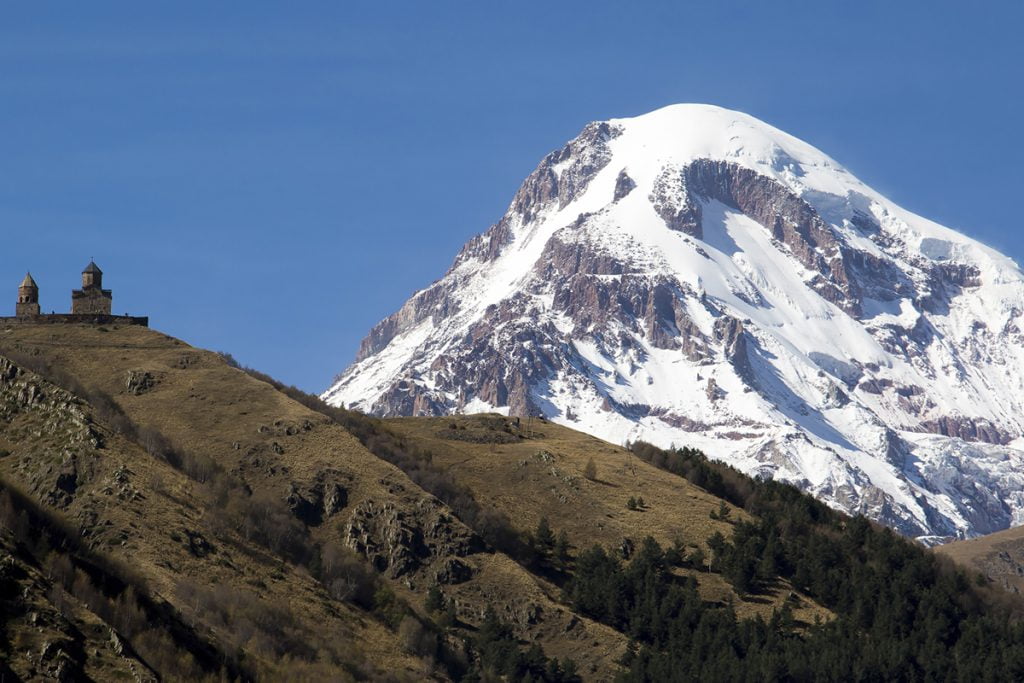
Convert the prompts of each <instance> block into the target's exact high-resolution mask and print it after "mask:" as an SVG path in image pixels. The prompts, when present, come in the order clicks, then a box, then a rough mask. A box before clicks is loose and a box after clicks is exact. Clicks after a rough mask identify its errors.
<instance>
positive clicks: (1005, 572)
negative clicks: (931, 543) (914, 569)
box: [935, 527, 1024, 595]
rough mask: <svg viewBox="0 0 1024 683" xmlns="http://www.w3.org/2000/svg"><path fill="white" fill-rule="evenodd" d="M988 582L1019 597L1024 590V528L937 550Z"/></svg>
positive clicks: (953, 544) (1006, 530)
mask: <svg viewBox="0 0 1024 683" xmlns="http://www.w3.org/2000/svg"><path fill="white" fill-rule="evenodd" d="M935 552H937V553H939V554H940V555H943V556H944V557H948V558H950V559H951V560H953V561H955V562H957V563H958V564H960V565H962V566H963V567H965V568H967V569H969V570H971V571H974V572H979V573H980V574H981V575H982V576H984V577H985V578H986V580H988V581H991V582H992V583H993V584H995V585H997V586H999V587H1001V588H1003V589H1004V590H1007V591H1009V592H1012V593H1014V594H1017V595H1019V594H1020V593H1021V591H1024V527H1014V528H1012V529H1005V530H1003V531H998V532H996V533H994V534H988V535H987V536H982V537H980V538H974V539H971V540H968V541H957V542H955V543H949V544H946V545H943V546H939V547H938V548H936V549H935Z"/></svg>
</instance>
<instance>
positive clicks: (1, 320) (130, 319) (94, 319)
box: [0, 313, 149, 327]
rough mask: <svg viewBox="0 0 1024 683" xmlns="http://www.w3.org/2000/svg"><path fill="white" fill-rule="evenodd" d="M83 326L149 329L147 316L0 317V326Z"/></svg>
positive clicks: (64, 315) (54, 314)
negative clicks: (136, 326)
mask: <svg viewBox="0 0 1024 683" xmlns="http://www.w3.org/2000/svg"><path fill="white" fill-rule="evenodd" d="M74 323H78V324H84V325H142V326H143V327H149V317H148V316H133V315H102V314H98V313H84V314H78V313H50V314H47V315H39V316H33V317H26V318H18V317H11V316H6V317H0V325H12V324H15V325H18V324H21V325H42V324H74Z"/></svg>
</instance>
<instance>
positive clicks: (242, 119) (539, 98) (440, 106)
mask: <svg viewBox="0 0 1024 683" xmlns="http://www.w3.org/2000/svg"><path fill="white" fill-rule="evenodd" d="M1022 25H1024V3H1017V2H1004V3H984V2H981V3H962V2H956V3H953V2H949V3H943V2H901V3H893V2H886V3H882V2H857V3H839V2H806V3H805V2H778V3H759V2H753V1H749V2H728V1H726V2H715V3H709V2H699V3H698V2H695V3H688V2H673V3H668V2H665V3H654V2H649V3H644V2H637V3H624V2H607V3H605V2H568V1H560V2H517V3H507V2H493V3H479V2H477V3H470V2H436V3H424V2H408V3H398V2H374V3H354V2H353V3H349V2H302V3H287V4H285V3H271V2H258V1H255V0H250V1H249V2H245V3H226V2H225V3H210V2H173V3H171V2H161V3H157V2H146V3H139V2H95V3H92V2H90V3H83V2H47V3H5V4H4V5H3V6H2V7H0V225H2V226H3V239H4V243H3V249H2V251H0V278H2V281H3V282H7V283H8V285H7V286H8V294H9V295H10V297H9V298H10V308H11V311H13V302H14V296H15V290H16V287H17V284H18V282H19V281H20V280H21V277H22V276H23V274H24V271H25V270H26V269H27V268H30V269H31V270H32V272H33V274H34V275H35V276H36V279H37V281H38V282H39V284H40V286H41V288H42V305H43V307H44V309H46V310H50V309H53V310H57V311H62V310H66V309H67V308H68V306H69V305H70V302H69V301H70V296H69V290H70V289H71V288H72V287H73V286H75V285H76V283H77V281H78V278H79V275H78V273H79V271H80V270H81V269H82V267H83V266H84V265H85V264H86V263H87V262H88V260H89V257H91V256H94V257H95V258H96V260H97V262H98V263H99V264H100V265H101V266H102V267H103V269H104V270H105V272H106V280H107V283H108V286H111V287H113V288H114V307H115V309H116V310H117V311H118V312H125V311H127V312H130V313H135V314H149V315H150V316H151V318H152V322H153V325H154V326H155V327H157V328H159V329H161V330H163V331H165V332H167V333H169V334H172V335H175V336H179V337H182V338H183V339H185V340H186V341H188V342H190V343H193V344H196V345H200V346H204V347H207V348H213V349H219V350H226V351H230V352H232V353H233V354H234V355H235V356H236V357H238V358H239V360H241V361H242V362H244V363H246V364H249V365H252V366H255V367H257V368H259V369H261V370H264V371H266V372H269V373H271V374H273V375H275V376H277V377H279V378H281V379H283V380H285V381H288V382H291V383H295V384H298V385H299V386H302V387H303V388H306V389H309V390H321V389H323V388H325V387H326V386H327V385H328V384H329V382H330V379H331V377H332V376H333V375H334V374H335V373H336V372H339V371H341V370H342V369H343V368H344V367H345V366H346V365H347V363H348V362H349V361H350V360H351V358H352V357H353V355H354V353H355V350H356V348H357V346H358V343H359V340H360V339H361V338H362V337H363V335H364V334H365V333H366V332H367V331H368V330H369V328H370V327H371V326H372V325H373V324H374V323H376V322H377V321H378V320H380V319H381V318H383V317H384V316H386V315H387V314H389V313H391V312H392V311H393V310H394V309H396V308H397V307H398V306H400V305H401V303H402V302H403V301H404V300H405V299H406V298H407V297H408V296H409V295H410V294H411V293H412V292H413V291H415V290H417V289H419V288H421V287H423V286H425V285H427V284H429V283H430V282H432V281H433V280H434V279H436V278H437V277H439V276H440V275H441V274H442V273H443V271H444V270H445V269H446V268H447V266H448V265H449V263H450V262H451V259H452V258H453V257H454V255H455V253H456V251H457V250H458V248H459V247H460V246H461V245H462V243H463V242H465V240H466V239H467V238H469V237H470V236H472V235H474V234H476V233H479V232H481V231H483V230H484V229H486V228H487V226H488V225H490V224H491V223H493V222H494V221H495V220H497V219H498V218H499V217H500V216H501V214H502V213H503V212H504V209H505V207H506V205H507V204H508V202H509V200H510V198H511V197H512V194H513V193H514V192H515V190H516V188H517V186H518V184H519V182H520V181H521V180H522V179H523V178H524V177H525V176H526V175H527V174H528V173H529V172H530V171H531V170H532V169H533V167H534V166H535V165H536V164H537V162H538V161H539V160H540V158H541V157H542V156H543V155H544V154H546V153H547V152H548V151H550V150H551V149H554V148H556V147H559V146H560V145H561V144H562V143H564V142H565V141H566V140H568V139H569V138H571V137H572V136H573V135H575V134H576V133H577V132H578V131H579V129H580V128H582V127H583V125H584V124H586V123H587V122H588V121H591V120H596V119H605V118H610V117H616V116H630V115H634V114H639V113H643V112H645V111H648V110H651V109H655V108H658V107H660V106H663V105H666V104H671V103H674V102H708V103H713V104H718V105H721V106H725V107H730V108H735V109H740V110H743V111H746V112H748V113H750V114H753V115H754V116H757V117H759V118H761V119H764V120H766V121H768V122H769V123H771V124H773V125H776V126H778V127H780V128H782V129H784V130H786V131H788V132H790V133H792V134H794V135H796V136H797V137H800V138H803V139H805V140H807V141H808V142H810V143H812V144H814V145H816V146H818V147H820V148H821V149H823V150H824V151H825V152H826V153H828V154H830V155H831V156H832V157H834V158H836V159H837V160H838V161H840V162H841V163H843V164H844V165H845V166H846V167H847V168H849V169H850V170H852V171H853V172H854V173H855V174H857V175H858V176H860V177H861V178H862V179H863V180H865V181H866V182H867V183H868V184H870V185H872V186H874V187H875V188H876V189H878V190H880V191H882V192H883V193H885V194H887V195H888V196H889V197H890V198H892V199H894V200H895V201H897V202H898V203H900V204H902V205H903V206H905V207H907V208H909V209H911V210H914V211H916V212H918V213H921V214H922V215H925V216H927V217H929V218H932V219H934V220H937V221H939V222H941V223H944V224H946V225H949V226H950V227H954V228H957V229H959V230H961V231H963V232H966V233H967V234H970V235H972V236H974V237H976V238H979V239H981V240H983V241H985V242H987V243H989V244H991V245H992V246H994V247H996V248H999V249H1001V250H1003V251H1004V252H1006V253H1008V254H1009V255H1010V256H1012V257H1013V258H1015V259H1016V260H1017V261H1018V262H1024V238H1022V237H1021V233H1020V224H1021V220H1020V214H1021V209H1020V202H1019V197H1020V196H1021V195H1020V192H1021V190H1020V188H1021V186H1022V185H1024V172H1022V159H1024V134H1022V130H1024V124H1022V121H1024V117H1022V114H1021V108H1022V104H1024V77H1022V70H1024V41H1021V40H1020V36H1019V31H1020V27H1021V26H1022ZM2 291H3V288H2V287H0V292H2ZM0 305H2V302H0Z"/></svg>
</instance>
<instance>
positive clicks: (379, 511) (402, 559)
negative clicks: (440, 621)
mask: <svg viewBox="0 0 1024 683" xmlns="http://www.w3.org/2000/svg"><path fill="white" fill-rule="evenodd" d="M408 502H409V506H399V505H396V504H395V503H390V502H389V503H383V504H379V503H377V502H375V501H373V500H366V501H363V502H362V503H360V504H359V505H358V506H356V507H355V508H354V509H353V510H352V516H351V517H350V519H349V522H348V523H347V524H346V527H345V532H344V536H345V540H346V543H347V544H348V546H349V547H350V548H352V550H354V551H355V552H357V553H358V554H360V555H362V556H364V557H366V559H368V560H369V561H370V562H371V563H372V564H373V565H374V567H375V568H376V569H377V570H378V571H380V572H382V573H385V574H386V575H388V576H390V577H391V578H399V577H407V576H409V575H412V574H415V573H417V572H419V571H420V570H421V569H425V568H426V567H428V566H434V565H436V567H435V570H434V573H433V579H434V580H436V581H439V582H441V583H460V582H462V581H466V580H468V579H469V578H470V577H471V576H472V568H471V567H470V566H469V564H467V563H466V562H463V561H462V560H459V559H457V558H462V557H466V556H467V555H470V554H473V553H477V552H480V551H481V550H483V542H482V541H481V540H480V538H479V537H478V536H476V534H474V533H473V532H471V531H470V530H469V529H467V528H466V527H465V526H463V525H462V523H461V522H459V521H458V520H456V519H455V518H453V517H451V516H450V515H449V514H447V513H446V512H445V511H444V508H443V507H442V506H441V504H440V503H438V502H437V501H436V500H434V499H430V498H421V499H419V500H416V501H413V500H411V499H410V501H408Z"/></svg>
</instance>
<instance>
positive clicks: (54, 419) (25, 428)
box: [0, 356, 102, 508]
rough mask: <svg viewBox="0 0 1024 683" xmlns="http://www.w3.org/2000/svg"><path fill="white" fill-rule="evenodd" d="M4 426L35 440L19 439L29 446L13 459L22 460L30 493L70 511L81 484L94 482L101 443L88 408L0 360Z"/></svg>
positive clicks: (20, 464)
mask: <svg viewBox="0 0 1024 683" xmlns="http://www.w3.org/2000/svg"><path fill="white" fill-rule="evenodd" d="M0 422H4V423H6V424H7V425H8V428H9V429H12V430H13V432H12V434H13V435H14V436H17V437H30V438H27V439H21V438H19V441H21V442H22V443H26V444H28V445H29V447H28V448H25V449H19V450H17V451H15V452H14V453H12V454H11V455H10V457H14V458H17V460H18V464H17V465H16V467H17V468H18V469H19V470H21V471H24V472H25V473H26V476H27V479H28V481H29V482H30V483H31V491H32V492H33V493H35V494H37V495H38V496H39V497H40V499H42V500H43V501H44V502H46V503H47V504H49V505H53V506H55V507H58V508H66V507H67V506H68V505H69V504H70V503H71V502H72V500H73V499H74V496H75V493H76V491H77V490H78V487H79V486H80V484H81V483H82V482H83V481H87V480H90V479H91V478H92V476H93V470H94V466H93V463H94V461H95V458H97V457H98V455H97V454H96V449H98V448H99V447H100V445H101V443H102V438H101V435H100V433H99V432H98V431H97V430H96V429H95V428H94V426H93V425H92V422H91V420H90V418H89V417H88V415H87V414H86V412H85V410H84V406H83V404H82V403H81V402H80V401H79V400H78V399H77V398H76V397H74V396H72V395H71V394H70V393H68V392H66V391H64V390H63V389H60V388H58V387H56V386H54V385H52V384H50V383H49V382H46V381H44V380H43V379H41V378H40V377H38V376H37V375H35V374H33V373H31V372H28V371H26V370H24V369H22V368H21V367H19V366H17V365H15V364H14V363H12V362H11V361H10V360H9V359H7V358H4V357H3V356H0ZM57 444H59V446H56V445H57ZM41 462H42V463H45V466H40V463H41Z"/></svg>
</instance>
